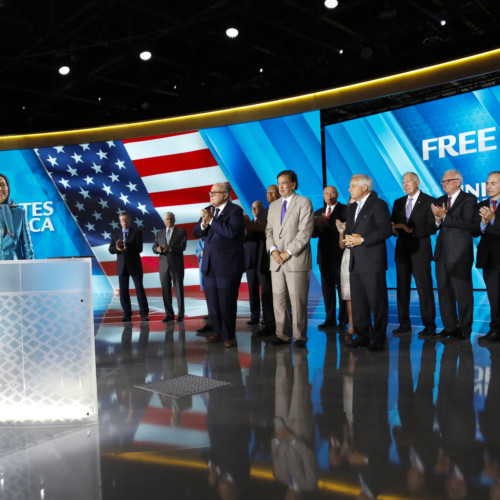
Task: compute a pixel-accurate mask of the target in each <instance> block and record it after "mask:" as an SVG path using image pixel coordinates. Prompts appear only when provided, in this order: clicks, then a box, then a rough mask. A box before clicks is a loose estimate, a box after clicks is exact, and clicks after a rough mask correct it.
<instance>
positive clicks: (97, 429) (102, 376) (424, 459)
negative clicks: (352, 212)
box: [0, 293, 500, 500]
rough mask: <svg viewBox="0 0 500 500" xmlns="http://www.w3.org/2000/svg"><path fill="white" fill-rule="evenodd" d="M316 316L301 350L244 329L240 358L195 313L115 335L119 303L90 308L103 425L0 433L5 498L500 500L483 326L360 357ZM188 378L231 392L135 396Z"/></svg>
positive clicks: (497, 377)
mask: <svg viewBox="0 0 500 500" xmlns="http://www.w3.org/2000/svg"><path fill="white" fill-rule="evenodd" d="M392 295H394V294H392ZM392 295H391V297H392ZM476 299H477V300H475V302H476V304H479V306H478V307H479V309H478V317H479V318H481V314H483V313H484V311H483V312H481V311H482V309H481V307H482V305H481V304H483V302H484V300H483V299H484V297H483V295H482V293H477V297H476ZM394 301H395V297H392V300H391V318H392V319H393V321H396V311H395V305H394ZM153 304H154V302H153ZM316 304H317V305H316V306H314V307H311V309H310V328H309V332H308V337H309V342H308V347H307V349H304V350H294V349H293V347H291V346H281V347H278V346H272V345H268V344H267V342H266V338H260V337H256V336H255V335H252V330H251V329H250V328H249V327H248V326H247V325H246V320H247V319H248V318H247V317H246V316H241V318H240V319H238V328H237V340H238V348H237V349H225V348H224V347H223V346H222V345H209V346H207V345H206V344H205V342H204V338H203V337H201V336H199V335H196V329H197V328H199V327H201V326H202V325H203V319H202V317H203V314H204V312H203V310H202V309H201V310H199V309H197V307H198V306H199V305H196V304H190V306H189V307H190V308H191V311H197V312H199V313H200V314H199V315H198V316H197V317H193V318H187V319H186V321H185V323H176V322H170V323H167V324H163V323H162V322H161V318H162V317H163V315H160V314H155V313H154V312H153V313H152V314H151V316H152V321H150V322H149V323H141V322H133V323H127V324H125V325H124V324H123V323H121V322H119V321H118V320H119V318H117V315H116V311H117V309H116V299H113V300H112V301H111V303H109V304H108V305H107V307H104V306H103V304H101V306H100V310H101V311H102V314H98V315H97V322H96V359H97V376H98V394H99V426H93V427H92V428H91V429H90V430H89V429H65V430H61V429H59V430H58V432H59V434H57V433H56V434H52V435H51V434H50V433H49V434H48V435H47V434H46V432H47V430H46V429H45V430H41V429H31V430H29V431H28V430H26V429H2V428H0V443H1V447H0V498H2V499H3V498H9V499H10V498H22V499H31V498H33V499H34V498H37V499H38V498H43V499H44V500H45V499H49V498H50V499H57V500H59V499H64V500H65V499H68V498H71V499H73V498H82V499H90V500H92V499H101V498H102V499H104V500H110V499H122V500H127V499H136V498H144V499H156V498H158V499H159V498H162V499H164V498H172V499H176V500H177V499H199V498H203V499H258V500H260V499H261V498H262V499H263V498H273V499H274V498H277V499H281V498H282V499H301V498H303V499H323V498H325V499H326V498H330V499H337V498H338V499H341V498H359V499H371V498H379V499H386V500H388V499H415V500H416V499H461V498H471V499H474V500H475V499H488V498H500V433H498V432H497V423H498V422H499V419H500V345H498V344H488V345H486V344H481V345H480V344H479V343H478V337H479V336H480V335H481V334H484V333H485V332H486V330H487V322H483V321H481V319H479V320H477V321H476V323H475V325H474V332H473V335H472V338H471V340H468V341H449V340H448V341H444V342H437V341H434V340H425V341H424V340H421V339H419V338H418V337H417V335H416V332H417V331H419V329H421V327H420V325H418V324H417V322H416V321H415V327H414V334H413V335H410V334H408V335H406V336H399V337H393V336H392V335H391V334H389V336H388V343H387V349H386V350H385V351H384V352H377V353H369V352H367V351H358V350H356V351H353V350H348V349H345V348H344V346H343V338H342V335H341V334H339V333H336V332H334V331H326V332H322V331H319V330H317V325H318V324H319V323H321V321H322V320H323V318H324V312H323V311H322V309H321V307H322V306H321V302H320V301H316ZM415 310H416V314H418V307H416V309H415ZM389 326H390V327H391V326H393V325H389ZM185 374H192V375H198V376H204V377H210V378H213V379H216V380H222V381H226V382H230V383H231V385H229V386H226V387H223V388H218V389H214V390H211V391H208V392H206V393H203V394H195V395H192V396H189V397H185V398H179V399H177V398H171V397H167V396H161V395H159V394H157V393H152V392H148V391H144V390H140V389H136V388H134V385H136V384H144V383H149V382H153V381H158V380H161V379H169V378H172V377H177V376H181V375H185ZM87 432H90V434H87ZM97 436H98V437H97ZM59 444H60V445H61V447H60V448H58V446H59ZM82 483H84V485H82ZM41 485H42V486H43V487H42V486H41ZM75 485H77V488H78V494H79V495H80V496H78V495H76V494H75V493H74V491H73V492H72V493H71V494H69V493H68V491H71V488H75ZM42 490H43V493H41V491H42ZM68 495H69V496H68Z"/></svg>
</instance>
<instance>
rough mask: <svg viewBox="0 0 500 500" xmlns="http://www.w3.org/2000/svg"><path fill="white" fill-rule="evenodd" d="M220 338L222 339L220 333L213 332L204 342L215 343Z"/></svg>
mask: <svg viewBox="0 0 500 500" xmlns="http://www.w3.org/2000/svg"><path fill="white" fill-rule="evenodd" d="M221 340H222V335H219V334H218V333H214V334H213V335H212V336H211V337H208V339H207V340H205V344H217V342H220V341H221Z"/></svg>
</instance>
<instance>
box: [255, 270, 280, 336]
mask: <svg viewBox="0 0 500 500" xmlns="http://www.w3.org/2000/svg"><path fill="white" fill-rule="evenodd" d="M258 277H259V282H260V291H261V297H262V319H263V321H264V325H266V326H268V327H270V328H274V327H275V325H276V321H275V319H274V306H273V285H272V281H271V271H265V272H262V271H260V270H259V271H258Z"/></svg>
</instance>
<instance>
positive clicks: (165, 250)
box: [153, 212, 187, 323]
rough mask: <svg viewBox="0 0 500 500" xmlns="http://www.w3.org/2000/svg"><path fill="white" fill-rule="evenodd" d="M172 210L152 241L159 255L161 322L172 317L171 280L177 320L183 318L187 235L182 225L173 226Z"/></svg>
mask: <svg viewBox="0 0 500 500" xmlns="http://www.w3.org/2000/svg"><path fill="white" fill-rule="evenodd" d="M174 224H175V216H174V214H173V213H172V212H167V213H166V214H165V226H166V227H165V229H162V230H161V231H158V232H157V233H156V236H155V241H154V243H153V252H154V253H156V254H159V255H160V267H159V272H160V282H161V293H162V297H163V305H164V307H165V318H163V322H164V323H165V322H167V321H169V320H173V319H174V309H173V307H172V282H173V284H174V289H175V296H176V298H177V308H178V314H177V321H182V320H183V319H184V255H183V252H184V250H186V242H187V235H186V230H185V229H183V228H182V227H175V225H174Z"/></svg>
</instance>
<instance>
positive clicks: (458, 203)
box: [445, 191, 465, 213]
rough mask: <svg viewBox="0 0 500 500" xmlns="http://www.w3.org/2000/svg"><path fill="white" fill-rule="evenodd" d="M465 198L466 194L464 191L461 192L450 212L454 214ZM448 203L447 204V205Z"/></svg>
mask: <svg viewBox="0 0 500 500" xmlns="http://www.w3.org/2000/svg"><path fill="white" fill-rule="evenodd" d="M464 198H465V193H464V192H463V191H460V193H458V196H457V198H456V200H455V203H453V205H452V206H451V208H450V210H448V211H449V212H450V213H452V212H453V211H454V210H455V208H456V207H458V206H459V205H460V204H461V203H462V202H463V201H464ZM446 203H447V202H445V204H446Z"/></svg>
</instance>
